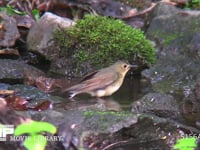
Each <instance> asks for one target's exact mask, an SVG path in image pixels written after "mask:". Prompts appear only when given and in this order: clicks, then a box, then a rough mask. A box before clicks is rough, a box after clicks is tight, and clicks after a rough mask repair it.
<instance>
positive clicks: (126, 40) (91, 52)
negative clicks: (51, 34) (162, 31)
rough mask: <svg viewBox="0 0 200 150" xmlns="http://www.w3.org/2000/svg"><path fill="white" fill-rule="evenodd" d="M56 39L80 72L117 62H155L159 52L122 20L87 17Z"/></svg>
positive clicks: (142, 35) (56, 33)
mask: <svg viewBox="0 0 200 150" xmlns="http://www.w3.org/2000/svg"><path fill="white" fill-rule="evenodd" d="M55 39H56V42H57V43H58V45H59V46H60V47H61V48H62V49H63V50H64V53H65V55H68V56H70V57H72V58H73V61H74V64H76V65H77V69H78V70H77V71H79V69H80V70H81V69H83V68H84V70H86V71H88V69H89V68H90V66H96V68H101V67H103V66H107V65H108V64H111V63H113V62H115V61H117V60H128V61H130V62H133V61H139V62H140V63H141V62H142V64H152V63H154V62H155V59H156V58H155V50H154V48H153V47H152V44H151V42H150V41H149V40H147V39H146V38H145V36H144V33H143V32H142V31H141V30H139V29H134V28H132V27H131V26H129V25H126V24H125V23H124V22H123V21H121V20H115V19H111V18H107V17H102V16H92V15H87V16H85V18H84V19H82V20H79V21H77V23H76V25H75V26H73V27H71V28H70V29H67V30H64V31H63V30H57V31H56V32H55Z"/></svg>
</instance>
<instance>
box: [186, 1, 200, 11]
mask: <svg viewBox="0 0 200 150" xmlns="http://www.w3.org/2000/svg"><path fill="white" fill-rule="evenodd" d="M185 9H198V10H199V9H200V0H190V1H188V2H187V3H186V6H185Z"/></svg>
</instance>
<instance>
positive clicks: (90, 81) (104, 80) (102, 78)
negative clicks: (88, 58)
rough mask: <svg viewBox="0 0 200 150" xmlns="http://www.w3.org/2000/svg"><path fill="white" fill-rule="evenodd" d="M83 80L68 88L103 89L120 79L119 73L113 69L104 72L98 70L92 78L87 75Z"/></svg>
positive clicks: (72, 89) (73, 89)
mask: <svg viewBox="0 0 200 150" xmlns="http://www.w3.org/2000/svg"><path fill="white" fill-rule="evenodd" d="M84 79H85V80H83V81H82V82H80V83H79V84H77V85H74V86H72V87H70V88H69V89H68V91H80V90H81V91H92V90H96V89H103V88H105V87H106V86H108V85H110V84H112V83H113V82H115V81H116V80H117V79H118V74H117V73H115V72H112V71H109V72H106V74H105V73H102V72H97V73H95V74H92V76H91V78H89V76H88V77H86V78H84Z"/></svg>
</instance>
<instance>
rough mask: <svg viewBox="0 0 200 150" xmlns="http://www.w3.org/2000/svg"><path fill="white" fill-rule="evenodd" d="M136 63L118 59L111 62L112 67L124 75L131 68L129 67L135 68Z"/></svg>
mask: <svg viewBox="0 0 200 150" xmlns="http://www.w3.org/2000/svg"><path fill="white" fill-rule="evenodd" d="M136 67H137V65H130V64H128V63H126V62H123V61H118V62H116V63H115V64H113V69H114V70H115V71H117V72H119V73H121V74H122V75H126V73H127V72H128V71H129V70H130V69H131V68H136Z"/></svg>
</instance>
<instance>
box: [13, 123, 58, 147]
mask: <svg viewBox="0 0 200 150" xmlns="http://www.w3.org/2000/svg"><path fill="white" fill-rule="evenodd" d="M56 130H57V129H56V127H55V126H54V125H52V124H50V123H48V122H37V121H32V122H30V123H24V124H20V125H19V126H17V128H16V129H15V132H14V135H15V136H19V135H22V134H28V135H29V138H27V139H25V141H24V146H25V147H26V148H27V149H28V150H44V149H45V146H46V143H47V141H46V138H45V137H44V136H43V135H42V133H44V132H49V133H51V134H55V133H56Z"/></svg>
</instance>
